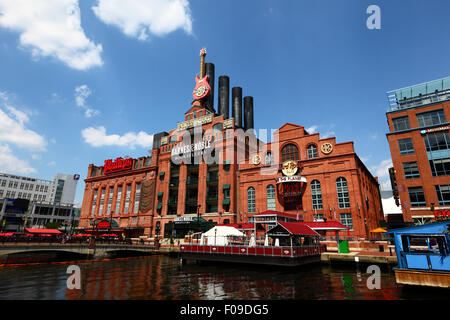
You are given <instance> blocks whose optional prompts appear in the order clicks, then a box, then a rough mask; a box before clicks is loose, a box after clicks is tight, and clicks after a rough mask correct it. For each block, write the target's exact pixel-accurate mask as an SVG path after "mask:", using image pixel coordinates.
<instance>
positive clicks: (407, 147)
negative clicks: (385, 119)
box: [398, 138, 414, 155]
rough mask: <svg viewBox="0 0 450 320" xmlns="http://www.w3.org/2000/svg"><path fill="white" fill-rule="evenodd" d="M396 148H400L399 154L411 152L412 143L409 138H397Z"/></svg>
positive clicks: (412, 149) (412, 151) (412, 150)
mask: <svg viewBox="0 0 450 320" xmlns="http://www.w3.org/2000/svg"><path fill="white" fill-rule="evenodd" d="M398 148H399V149H400V154H402V155H404V154H413V153H414V145H413V142H412V139H411V138H406V139H400V140H398Z"/></svg>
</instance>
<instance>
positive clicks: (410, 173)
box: [403, 162, 420, 179]
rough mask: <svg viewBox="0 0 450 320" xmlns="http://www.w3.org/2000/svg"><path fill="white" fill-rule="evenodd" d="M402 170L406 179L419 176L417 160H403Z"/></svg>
mask: <svg viewBox="0 0 450 320" xmlns="http://www.w3.org/2000/svg"><path fill="white" fill-rule="evenodd" d="M403 171H404V172H405V178H406V179H415V178H420V173H419V166H418V165H417V162H403Z"/></svg>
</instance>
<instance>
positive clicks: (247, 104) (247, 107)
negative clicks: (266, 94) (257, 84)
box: [244, 97, 254, 130]
mask: <svg viewBox="0 0 450 320" xmlns="http://www.w3.org/2000/svg"><path fill="white" fill-rule="evenodd" d="M244 128H245V130H248V129H254V122H253V97H244Z"/></svg>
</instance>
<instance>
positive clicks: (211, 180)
mask: <svg viewBox="0 0 450 320" xmlns="http://www.w3.org/2000/svg"><path fill="white" fill-rule="evenodd" d="M205 70H206V71H205ZM196 81H197V86H196V88H195V90H194V92H193V97H194V102H193V103H192V107H191V108H190V109H189V110H188V111H187V112H185V114H184V117H183V119H182V120H183V121H182V122H179V123H178V125H177V127H176V128H175V129H172V130H170V131H168V132H161V133H158V134H156V135H155V136H154V141H153V149H152V155H151V157H142V158H139V159H131V160H128V162H127V161H122V160H120V159H119V160H116V161H115V162H111V161H108V162H105V165H106V169H105V166H94V165H93V164H91V165H89V169H88V175H87V178H86V180H85V182H86V188H85V194H84V199H83V206H82V210H81V217H80V227H82V228H87V227H88V226H91V225H94V224H95V221H98V220H101V219H104V218H105V217H106V218H108V219H113V220H115V221H117V224H118V226H119V227H120V228H124V229H126V230H127V231H128V232H129V233H130V234H133V235H138V234H144V235H148V236H151V237H153V236H154V235H164V234H166V235H167V233H166V232H165V231H167V230H165V229H167V228H169V227H170V228H172V225H171V224H172V223H174V224H177V223H179V224H181V223H184V222H186V221H190V220H192V219H194V218H195V217H197V216H200V217H201V218H203V219H205V220H207V221H208V220H209V221H211V222H214V223H218V224H228V223H245V222H248V218H249V217H251V216H252V215H254V214H256V213H258V212H262V211H265V210H277V211H280V212H286V213H290V214H294V215H295V216H298V217H299V219H300V220H303V221H305V222H311V221H317V220H322V219H327V220H329V221H330V220H337V221H340V222H341V223H343V224H344V225H346V226H348V227H349V228H350V231H349V232H348V234H349V235H353V236H358V237H363V238H369V236H370V230H372V229H375V228H377V227H378V226H379V224H380V220H382V219H383V212H382V206H381V198H380V193H379V188H378V181H377V179H376V178H374V177H373V176H372V175H371V173H370V172H369V171H368V170H367V168H366V167H365V165H364V164H363V163H362V161H361V160H360V159H359V158H358V156H357V155H356V153H355V151H354V147H353V142H345V143H336V139H335V138H334V137H331V138H324V139H321V138H320V136H319V133H314V134H309V133H308V132H307V131H306V130H305V129H304V128H303V127H302V126H300V125H296V124H291V123H286V124H285V125H283V126H282V127H281V128H279V129H278V130H277V131H276V132H275V135H274V137H273V139H272V142H270V143H267V144H265V143H263V142H262V141H261V140H259V139H257V138H256V131H255V130H254V125H253V98H252V97H244V98H243V99H242V88H240V87H234V88H232V95H231V96H232V116H231V117H230V116H229V110H228V109H229V95H230V93H229V91H230V90H229V78H228V77H226V76H221V77H219V88H218V105H219V106H218V110H217V111H216V110H215V109H214V103H213V102H214V65H213V64H211V63H207V64H204V54H203V55H202V62H201V72H200V77H197V79H196ZM208 87H209V88H208ZM242 101H243V102H244V106H243V108H242ZM180 112H183V110H180ZM175 229H176V228H175ZM345 234H347V233H345Z"/></svg>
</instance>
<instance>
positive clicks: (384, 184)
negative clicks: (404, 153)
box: [369, 159, 393, 190]
mask: <svg viewBox="0 0 450 320" xmlns="http://www.w3.org/2000/svg"><path fill="white" fill-rule="evenodd" d="M392 166H393V165H392V160H391V159H386V160H382V161H381V162H380V163H379V164H377V165H375V166H372V167H370V168H369V170H370V171H371V172H372V174H373V175H374V176H376V177H378V182H379V183H380V185H381V188H382V190H389V189H391V180H390V177H389V168H390V167H392Z"/></svg>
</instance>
